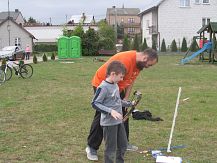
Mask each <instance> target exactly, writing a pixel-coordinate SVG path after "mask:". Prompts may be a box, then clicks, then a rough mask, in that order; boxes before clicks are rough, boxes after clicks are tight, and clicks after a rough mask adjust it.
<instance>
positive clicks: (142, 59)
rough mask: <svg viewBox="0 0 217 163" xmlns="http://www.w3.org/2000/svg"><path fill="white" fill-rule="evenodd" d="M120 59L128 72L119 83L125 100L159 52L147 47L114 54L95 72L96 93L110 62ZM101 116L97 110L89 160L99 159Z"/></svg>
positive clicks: (101, 137)
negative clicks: (136, 80) (140, 75)
mask: <svg viewBox="0 0 217 163" xmlns="http://www.w3.org/2000/svg"><path fill="white" fill-rule="evenodd" d="M115 60H116V61H120V62H121V63H123V64H124V66H125V67H126V74H125V76H124V79H123V80H122V81H120V82H119V83H118V86H119V90H120V96H121V98H122V99H124V100H128V98H129V96H130V92H131V89H132V87H133V84H134V81H135V79H136V77H137V76H138V75H139V73H140V71H141V70H143V69H144V68H149V67H150V66H152V65H155V64H156V63H157V62H158V55H157V52H156V51H155V50H153V49H146V50H145V51H143V52H136V51H125V52H121V53H117V54H116V55H114V56H112V57H111V58H110V59H109V60H108V61H107V62H106V63H104V64H103V65H102V66H101V67H100V68H99V69H98V70H97V71H96V73H95V75H94V77H93V80H92V86H93V90H94V93H95V91H96V88H97V87H98V86H99V85H100V83H101V82H102V81H103V80H105V78H106V69H107V66H108V64H109V63H110V62H111V61H115ZM122 109H123V116H124V115H125V114H126V113H127V110H126V108H122ZM100 116H101V113H100V112H99V111H96V113H95V116H94V119H93V122H92V124H91V129H90V133H89V136H88V138H87V141H88V143H87V145H88V146H87V148H86V153H87V158H88V159H89V160H93V161H96V160H98V156H97V150H98V149H99V146H100V144H101V142H102V139H103V130H102V127H101V126H100ZM124 126H125V130H126V134H127V139H128V141H129V121H128V120H126V121H125V122H124ZM137 149H138V147H136V146H133V145H130V144H129V145H128V150H137Z"/></svg>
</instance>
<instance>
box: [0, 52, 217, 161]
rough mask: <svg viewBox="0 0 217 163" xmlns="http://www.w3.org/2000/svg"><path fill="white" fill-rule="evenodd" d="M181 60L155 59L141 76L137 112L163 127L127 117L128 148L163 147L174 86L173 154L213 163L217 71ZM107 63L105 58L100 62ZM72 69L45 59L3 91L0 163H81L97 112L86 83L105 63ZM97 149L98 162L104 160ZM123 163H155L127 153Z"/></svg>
mask: <svg viewBox="0 0 217 163" xmlns="http://www.w3.org/2000/svg"><path fill="white" fill-rule="evenodd" d="M181 58H182V57H181V56H171V55H166V56H160V58H159V63H158V64H157V65H156V66H153V67H151V68H150V69H145V70H144V71H143V72H141V74H140V76H139V77H138V79H137V80H136V83H135V86H134V90H139V91H141V92H142V93H143V98H142V100H141V102H140V104H139V105H138V107H137V109H139V110H144V109H147V110H149V111H150V112H152V114H153V115H154V116H159V117H161V118H163V119H164V121H162V122H150V121H145V120H141V121H136V120H133V119H132V118H130V142H131V143H132V144H135V145H137V146H138V147H139V148H140V149H141V150H147V149H150V148H152V149H157V148H160V147H167V144H168V139H169V134H170V129H171V125H172V119H173V114H174V109H175V104H176V98H177V93H178V87H179V86H181V87H182V95H181V99H184V98H187V97H189V98H190V100H189V101H187V102H185V103H181V104H180V107H179V111H178V117H177V119H176V126H175V131H174V135H173V140H172V145H186V148H183V149H175V150H173V151H172V153H170V155H171V156H179V157H182V158H183V162H186V163H187V162H191V163H192V162H193V163H194V162H198V163H206V162H207V163H208V162H209V163H213V162H216V156H217V150H216V149H217V139H216V138H217V127H216V124H217V118H216V117H217V116H216V115H217V111H216V109H217V107H216V104H217V101H216V97H217V65H216V64H214V65H213V64H208V63H200V62H198V61H197V60H194V61H193V62H191V64H187V65H184V66H183V65H178V63H179V61H180V59H181ZM105 59H107V58H105ZM73 61H74V63H61V62H60V61H53V62H52V61H49V62H47V63H39V64H36V65H33V68H34V74H33V76H32V78H31V79H26V80H24V79H22V78H19V77H17V76H15V75H13V77H12V79H11V80H10V81H8V82H6V83H5V84H3V85H1V86H0V162H62V163H66V162H72V163H74V162H75V163H86V162H88V160H87V159H86V153H85V147H86V138H87V135H88V132H89V129H90V124H91V122H92V119H93V116H94V110H93V109H92V108H91V106H90V102H91V99H92V97H93V91H92V87H91V84H90V81H91V78H92V76H93V74H94V73H95V71H96V70H97V68H98V67H99V66H100V65H101V64H102V62H93V58H91V57H83V58H82V59H74V60H73ZM103 148H104V146H103V145H102V146H101V148H100V150H99V159H100V160H99V162H103ZM125 162H126V163H140V162H141V163H142V162H150V163H153V162H155V160H154V159H153V158H152V157H151V156H147V157H145V158H144V157H143V155H142V154H139V153H136V152H127V153H126V161H125Z"/></svg>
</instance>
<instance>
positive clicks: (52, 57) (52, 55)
mask: <svg viewBox="0 0 217 163" xmlns="http://www.w3.org/2000/svg"><path fill="white" fill-rule="evenodd" d="M50 59H51V60H53V61H54V60H55V53H54V52H53V53H52V54H51V57H50Z"/></svg>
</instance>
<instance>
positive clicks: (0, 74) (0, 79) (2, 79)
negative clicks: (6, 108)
mask: <svg viewBox="0 0 217 163" xmlns="http://www.w3.org/2000/svg"><path fill="white" fill-rule="evenodd" d="M4 82H5V72H4V71H2V69H0V84H2V83H4Z"/></svg>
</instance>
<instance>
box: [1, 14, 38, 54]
mask: <svg viewBox="0 0 217 163" xmlns="http://www.w3.org/2000/svg"><path fill="white" fill-rule="evenodd" d="M33 39H35V37H34V36H33V35H32V34H31V33H29V32H28V31H27V30H26V29H24V28H23V27H22V25H21V24H17V23H16V22H15V21H14V20H13V19H12V18H10V19H8V18H7V19H5V20H4V21H2V22H1V23H0V49H1V48H3V47H5V46H15V45H19V46H21V47H22V48H23V49H25V47H26V46H27V45H29V46H30V48H31V50H32V45H33Z"/></svg>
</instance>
